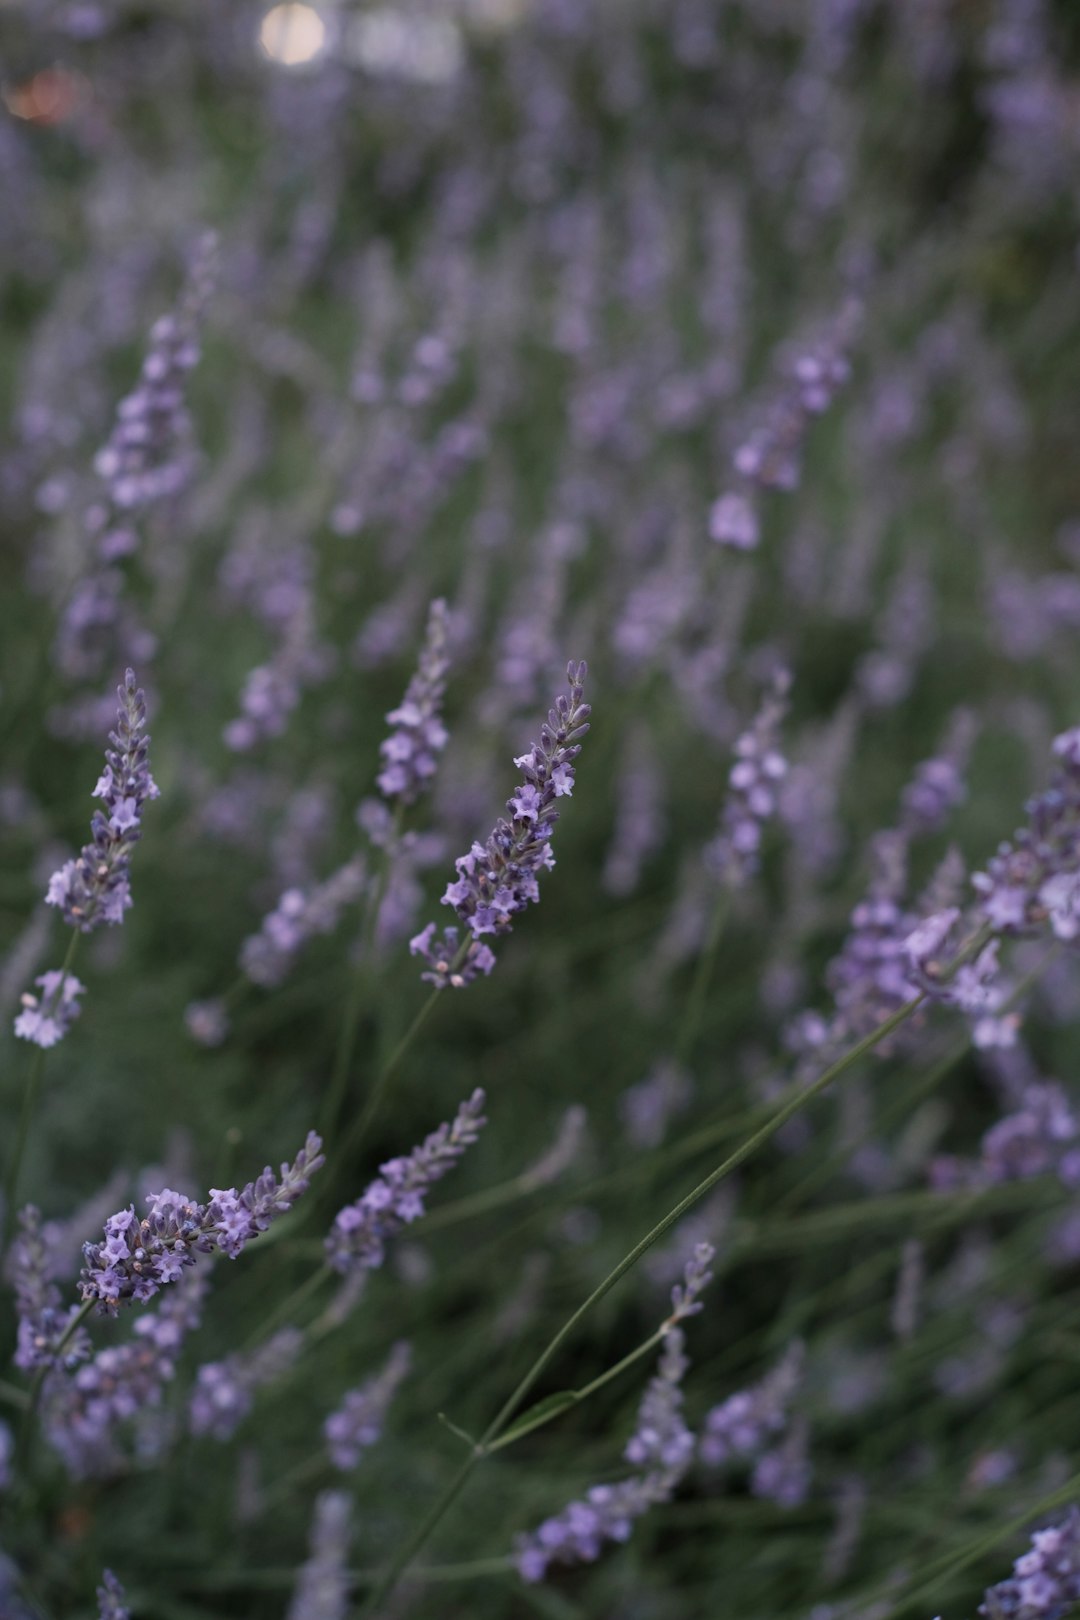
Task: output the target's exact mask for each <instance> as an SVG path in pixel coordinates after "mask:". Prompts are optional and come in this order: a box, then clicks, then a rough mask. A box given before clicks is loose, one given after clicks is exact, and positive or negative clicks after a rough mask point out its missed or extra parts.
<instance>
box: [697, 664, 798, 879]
mask: <svg viewBox="0 0 1080 1620" xmlns="http://www.w3.org/2000/svg"><path fill="white" fill-rule="evenodd" d="M790 685H791V677H790V676H789V675H788V673H787V672H786V671H785V670H782V671H780V672H779V673H778V674H777V675H776V677H775V678H774V680H773V687H772V691H771V692H770V693H769V694H768V696H767V697H766V698H765V700H764V702H763V703H762V705H761V708H760V709H759V710H758V713H757V715H756V716H755V718H754V723H753V725H752V726H751V728H750V730H749V731H745V732H743V734H742V736H741V737H740V738H739V740H738V742H737V743H736V744H735V755H736V759H735V764H734V765H733V766H732V767H731V770H730V771H729V773H728V787H729V792H728V796H727V800H726V802H725V804H724V808H723V811H722V813H721V817H720V830H719V832H718V833H717V836H716V838H715V839H714V840H713V842H712V843H711V844H709V845H708V846H707V848H706V850H705V864H706V865H707V866H708V867H709V869H710V870H711V871H712V872H713V873H715V875H716V876H717V877H718V878H720V879H721V881H722V882H724V883H726V884H727V885H729V887H731V888H733V889H734V888H741V887H742V885H743V884H744V883H746V882H747V880H748V879H749V878H751V877H752V876H753V874H754V873H755V872H756V871H757V868H758V865H759V856H758V851H759V848H760V845H761V829H762V827H763V826H764V824H765V823H766V822H767V821H769V820H771V819H772V817H773V816H774V815H775V814H776V810H777V803H778V796H779V790H780V784H781V782H782V781H783V779H784V777H785V776H786V775H787V768H788V767H787V760H786V759H785V758H784V756H783V754H782V753H781V752H780V748H779V737H780V723H781V721H782V720H783V718H784V716H785V714H786V713H787V709H788V702H787V692H788V688H789V687H790Z"/></svg>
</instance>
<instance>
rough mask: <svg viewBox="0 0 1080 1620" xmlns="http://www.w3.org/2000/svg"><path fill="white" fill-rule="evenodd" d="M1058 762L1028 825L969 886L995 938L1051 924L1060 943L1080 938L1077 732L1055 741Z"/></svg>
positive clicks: (1033, 804) (1033, 805)
mask: <svg viewBox="0 0 1080 1620" xmlns="http://www.w3.org/2000/svg"><path fill="white" fill-rule="evenodd" d="M1054 754H1055V755H1056V757H1057V759H1058V760H1059V761H1060V762H1061V763H1060V767H1059V769H1058V770H1057V771H1056V772H1055V774H1054V777H1053V779H1052V781H1051V783H1050V786H1049V788H1047V790H1046V792H1045V793H1041V794H1040V795H1039V796H1038V797H1037V798H1034V799H1030V800H1029V801H1028V803H1027V805H1026V809H1027V813H1028V824H1027V826H1026V827H1021V828H1020V829H1019V831H1017V832H1016V833H1014V834H1013V838H1012V841H1011V842H1006V843H1003V844H1000V845H999V846H998V851H997V854H996V855H995V856H994V857H993V859H992V860H990V861H988V862H987V867H986V871H985V872H976V873H975V875H974V877H973V878H972V880H971V881H972V886H973V887H974V889H975V890H976V891H977V893H978V895H979V909H980V912H981V914H982V917H983V919H984V920H985V921H986V922H988V923H989V924H990V926H991V927H992V928H993V929H994V930H995V932H997V933H1008V934H1016V933H1027V932H1033V931H1035V930H1036V929H1037V928H1038V927H1039V925H1040V924H1042V923H1044V922H1047V921H1048V922H1049V923H1050V927H1051V928H1052V930H1053V932H1054V933H1055V934H1056V935H1057V937H1058V939H1064V940H1071V939H1075V938H1076V937H1077V935H1078V934H1080V726H1076V727H1074V728H1073V729H1072V730H1071V731H1064V732H1062V734H1061V735H1060V737H1055V738H1054Z"/></svg>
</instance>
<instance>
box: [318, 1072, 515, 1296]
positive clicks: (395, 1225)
mask: <svg viewBox="0 0 1080 1620" xmlns="http://www.w3.org/2000/svg"><path fill="white" fill-rule="evenodd" d="M483 1106H484V1093H483V1092H482V1091H480V1090H477V1091H474V1092H473V1094H472V1096H471V1097H470V1098H469V1099H468V1101H467V1102H463V1103H462V1104H461V1107H460V1108H459V1109H458V1111H457V1113H456V1115H455V1116H454V1119H453V1122H452V1123H451V1124H444V1125H440V1126H439V1128H438V1130H436V1131H433V1132H432V1133H431V1135H430V1136H428V1137H426V1138H425V1140H424V1141H423V1143H422V1144H421V1145H420V1147H418V1148H414V1149H413V1151H412V1152H411V1153H410V1154H409V1155H408V1156H407V1157H405V1158H400V1159H388V1160H387V1162H386V1163H385V1164H384V1165H383V1166H382V1174H381V1175H379V1176H377V1177H376V1178H375V1180H374V1181H373V1182H372V1183H371V1185H370V1186H369V1187H368V1188H367V1190H366V1191H365V1192H363V1193H362V1194H361V1195H360V1197H359V1198H358V1199H357V1200H356V1202H355V1203H354V1204H347V1205H346V1206H345V1208H344V1209H343V1210H340V1211H339V1212H338V1215H337V1217H336V1218H335V1220H334V1224H333V1226H332V1227H331V1228H330V1234H329V1236H328V1237H327V1239H326V1253H327V1258H328V1259H329V1261H330V1264H331V1265H332V1266H333V1267H334V1269H335V1271H340V1272H341V1273H343V1274H348V1273H350V1272H355V1271H358V1270H359V1271H371V1270H375V1269H376V1268H377V1267H378V1266H381V1265H382V1263H383V1260H384V1258H385V1254H386V1243H387V1241H388V1240H389V1239H390V1238H391V1237H394V1236H396V1234H397V1233H398V1232H400V1231H401V1229H402V1227H403V1226H407V1225H409V1224H411V1223H412V1222H413V1221H415V1220H417V1219H418V1218H419V1217H420V1216H421V1215H422V1214H423V1213H424V1199H425V1198H426V1196H427V1193H428V1190H429V1189H430V1188H431V1187H432V1186H433V1185H434V1184H435V1182H436V1181H441V1180H442V1178H443V1176H445V1175H446V1174H447V1172H448V1171H449V1170H452V1169H453V1167H454V1165H455V1164H456V1163H457V1161H458V1160H459V1159H460V1158H461V1156H462V1154H463V1153H464V1152H465V1149H466V1148H468V1147H471V1146H472V1144H473V1143H474V1142H475V1141H476V1139H477V1137H478V1136H479V1134H480V1131H481V1129H482V1127H483V1126H484V1125H485V1124H486V1121H485V1119H484V1116H483V1113H482V1112H481V1110H482V1109H483Z"/></svg>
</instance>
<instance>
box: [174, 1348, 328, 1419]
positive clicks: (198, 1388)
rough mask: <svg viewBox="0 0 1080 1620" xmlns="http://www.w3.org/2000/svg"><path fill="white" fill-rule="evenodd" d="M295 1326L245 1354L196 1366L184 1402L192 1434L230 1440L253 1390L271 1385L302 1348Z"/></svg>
mask: <svg viewBox="0 0 1080 1620" xmlns="http://www.w3.org/2000/svg"><path fill="white" fill-rule="evenodd" d="M303 1345H304V1335H303V1333H302V1332H301V1331H300V1329H299V1328H295V1327H285V1328H282V1329H281V1331H280V1332H279V1333H275V1334H274V1335H273V1337H272V1338H270V1339H268V1340H267V1341H266V1343H265V1344H262V1345H260V1346H259V1348H258V1349H257V1350H253V1351H251V1352H249V1353H248V1354H246V1355H245V1354H243V1353H238V1354H236V1355H232V1356H226V1357H225V1359H224V1361H208V1362H204V1364H203V1365H202V1366H201V1367H200V1368H199V1370H198V1373H197V1374H196V1377H195V1388H194V1389H193V1390H192V1392H191V1398H190V1400H189V1402H188V1424H189V1427H190V1429H191V1432H192V1434H209V1435H212V1436H213V1438H214V1439H215V1440H231V1439H232V1437H233V1435H234V1434H235V1433H236V1431H237V1429H238V1428H239V1427H240V1425H241V1423H242V1422H243V1421H244V1419H245V1418H246V1417H247V1415H248V1413H249V1412H250V1411H251V1408H252V1406H253V1404H254V1400H255V1394H256V1392H257V1391H258V1390H259V1389H261V1388H262V1387H263V1385H265V1384H272V1383H274V1382H275V1381H276V1380H277V1379H278V1378H281V1377H283V1376H284V1374H285V1373H287V1372H288V1371H289V1369H290V1368H291V1367H292V1366H293V1365H294V1364H295V1362H296V1358H297V1356H298V1355H299V1354H300V1351H301V1350H302V1349H303Z"/></svg>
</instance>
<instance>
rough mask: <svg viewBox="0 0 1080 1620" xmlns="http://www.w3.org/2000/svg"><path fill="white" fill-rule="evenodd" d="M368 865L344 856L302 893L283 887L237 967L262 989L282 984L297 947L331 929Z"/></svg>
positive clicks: (360, 889) (358, 858)
mask: <svg viewBox="0 0 1080 1620" xmlns="http://www.w3.org/2000/svg"><path fill="white" fill-rule="evenodd" d="M366 882H367V869H366V866H365V863H364V860H363V858H362V857H361V856H356V857H355V858H354V859H353V860H351V861H347V862H346V864H345V865H344V866H342V867H341V868H340V869H339V870H338V871H337V872H335V873H333V875H332V876H331V877H329V878H327V880H326V882H325V883H320V884H318V885H317V887H316V888H314V889H312V890H311V891H310V892H309V893H308V894H305V893H304V892H303V890H301V889H286V891H285V893H284V894H283V895H282V896H281V898H280V900H279V901H278V903H277V905H276V906H275V907H274V909H273V911H271V912H270V913H269V914H268V915H267V916H266V917H264V918H263V923H262V927H261V928H260V929H259V932H258V933H257V934H251V935H249V937H248V938H247V939H246V940H245V941H244V943H243V946H242V947H241V950H240V966H241V968H242V969H243V971H244V973H245V974H246V975H247V977H248V978H249V979H250V980H251V982H252V984H258V985H261V986H262V987H263V989H266V990H269V989H273V988H274V987H275V986H276V985H279V984H281V982H282V981H283V980H284V978H285V977H286V975H287V974H288V972H289V969H290V968H291V967H292V964H293V961H294V959H295V957H296V954H297V952H298V951H299V950H300V949H301V947H302V946H303V945H305V944H306V943H307V941H308V940H309V939H312V938H313V937H314V936H315V935H316V934H330V933H332V932H333V930H334V929H335V928H336V927H337V924H338V919H339V917H340V916H341V913H342V911H343V910H344V908H345V907H346V906H348V905H351V904H352V902H353V901H354V900H356V899H357V898H358V897H359V896H360V895H361V894H363V892H364V885H365V883H366Z"/></svg>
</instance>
